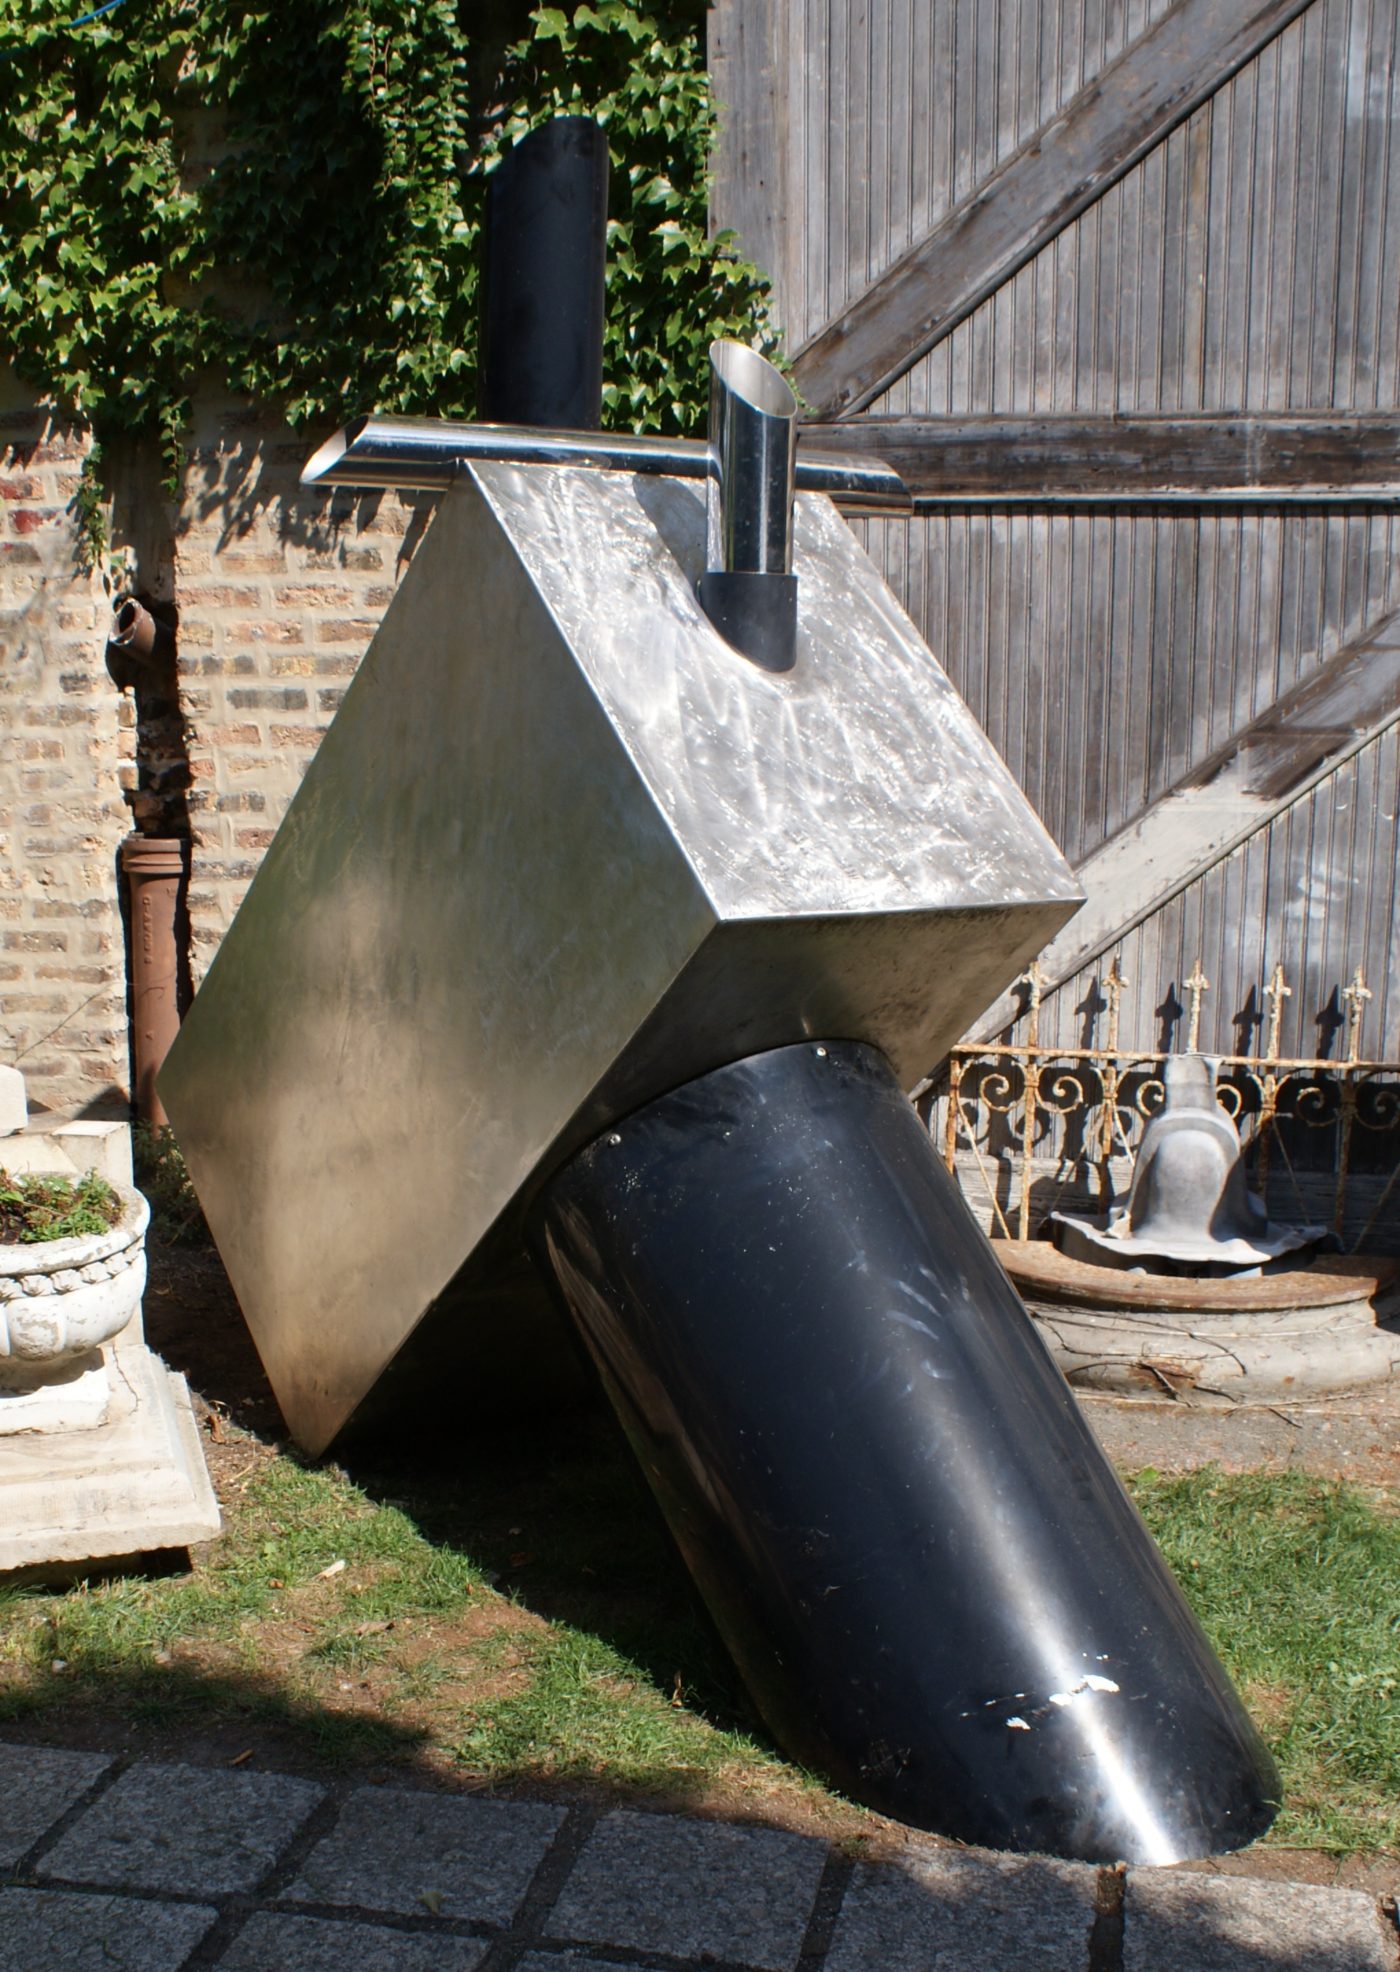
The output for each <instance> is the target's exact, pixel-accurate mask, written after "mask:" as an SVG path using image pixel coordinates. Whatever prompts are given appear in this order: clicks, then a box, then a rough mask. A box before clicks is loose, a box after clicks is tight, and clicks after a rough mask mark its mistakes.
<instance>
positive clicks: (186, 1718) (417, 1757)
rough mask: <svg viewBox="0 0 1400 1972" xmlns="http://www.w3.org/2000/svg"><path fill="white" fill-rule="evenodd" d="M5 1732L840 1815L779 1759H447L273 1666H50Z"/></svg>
mask: <svg viewBox="0 0 1400 1972" xmlns="http://www.w3.org/2000/svg"><path fill="white" fill-rule="evenodd" d="M0 1744H7V1745H11V1746H14V1745H21V1746H22V1745H34V1746H58V1747H70V1748H80V1749H83V1750H86V1751H93V1752H102V1753H107V1754H112V1755H115V1756H117V1757H119V1758H124V1759H139V1760H147V1761H153V1762H156V1763H158V1764H163V1763H171V1764H173V1763H181V1764H186V1765H191V1766H196V1767H202V1768H220V1767H223V1768H229V1769H237V1770H238V1771H240V1772H272V1773H289V1774H298V1775H302V1776H305V1777H309V1778H314V1779H317V1780H320V1781H322V1782H323V1783H326V1784H329V1785H335V1784H337V1783H340V1784H350V1785H384V1784H388V1785H393V1786H400V1787H421V1788H425V1789H432V1790H434V1791H443V1792H462V1793H470V1794H489V1795H493V1796H500V1797H503V1798H514V1799H531V1800H545V1801H554V1802H558V1803H561V1804H583V1805H587V1806H589V1807H593V1808H598V1809H602V1810H607V1809H609V1808H617V1807H630V1808H634V1809H637V1810H641V1811H651V1812H657V1811H660V1812H670V1813H685V1812H698V1813H703V1814H706V1815H714V1814H721V1815H724V1816H726V1817H728V1818H730V1819H735V1820H740V1819H741V1820H744V1821H747V1822H752V1823H756V1824H759V1825H763V1826H768V1827H773V1828H781V1829H792V1828H793V1827H794V1826H799V1827H804V1828H816V1827H818V1826H821V1825H823V1824H828V1825H830V1827H829V1832H831V1833H832V1834H835V1833H839V1832H840V1831H839V1829H837V1828H836V1827H835V1825H834V1824H836V1823H838V1822H840V1821H842V1820H843V1819H845V1818H846V1811H845V1809H844V1804H842V1803H840V1802H839V1801H837V1800H835V1799H832V1798H830V1797H824V1796H822V1795H821V1794H820V1793H819V1792H814V1793H812V1794H811V1795H810V1797H809V1798H807V1797H804V1794H803V1790H802V1787H801V1779H802V1777H801V1776H797V1775H794V1774H793V1772H792V1770H791V1769H783V1768H777V1767H775V1768H774V1771H773V1778H774V1780H775V1782H777V1783H778V1785H777V1787H776V1788H775V1789H774V1791H773V1792H772V1793H771V1794H765V1793H764V1792H763V1791H759V1790H754V1789H752V1788H750V1787H743V1786H741V1787H739V1788H734V1787H732V1786H729V1785H727V1784H726V1783H725V1781H724V1779H723V1777H722V1776H720V1775H718V1774H717V1773H716V1772H715V1771H714V1769H713V1768H710V1767H707V1766H705V1765H703V1764H701V1765H697V1766H696V1767H695V1768H693V1769H691V1770H687V1769H684V1768H677V1767H676V1766H675V1765H674V1764H673V1763H671V1762H670V1761H668V1760H666V1759H664V1758H658V1760H657V1761H656V1763H655V1764H654V1765H648V1763H647V1761H646V1759H645V1758H642V1759H639V1760H634V1761H632V1762H631V1763H630V1765H629V1767H628V1770H627V1771H624V1772H619V1771H618V1770H617V1768H616V1767H615V1766H614V1765H612V1764H610V1763H608V1762H607V1761H605V1760H604V1761H595V1760H593V1759H590V1758H588V1757H587V1756H586V1755H585V1754H583V1753H576V1754H574V1755H568V1754H566V1755H565V1756H564V1757H563V1758H561V1759H559V1760H557V1761H556V1762H554V1763H553V1764H544V1765H542V1764H541V1763H540V1762H539V1761H538V1760H535V1759H530V1758H523V1759H521V1761H520V1762H519V1763H518V1764H514V1765H513V1764H511V1763H509V1762H508V1761H502V1760H501V1759H500V1758H499V1757H495V1758H493V1759H491V1760H490V1761H489V1762H488V1763H486V1764H484V1765H482V1766H477V1765H474V1764H473V1763H472V1761H471V1758H470V1748H469V1747H468V1748H464V1749H462V1753H461V1755H460V1756H459V1757H457V1758H455V1759H454V1757H453V1754H452V1752H451V1751H450V1750H449V1749H446V1748H444V1747H443V1746H442V1744H441V1743H440V1742H439V1741H437V1740H435V1739H434V1736H433V1734H432V1732H431V1730H430V1729H429V1728H428V1727H426V1726H419V1725H415V1724H412V1723H407V1722H404V1721H401V1720H396V1719H395V1718H393V1717H391V1716H386V1715H385V1713H384V1712H383V1711H381V1710H379V1709H377V1708H376V1706H375V1704H374V1702H373V1700H372V1699H366V1700H365V1701H364V1702H363V1703H359V1702H356V1700H353V1699H347V1701H346V1703H345V1705H344V1706H343V1707H341V1706H328V1705H326V1704H324V1703H321V1702H318V1701H317V1700H316V1699H314V1698H310V1697H302V1696H298V1695H297V1694H295V1693H293V1692H290V1691H288V1690H287V1689H286V1688H285V1686H284V1685H283V1684H282V1683H281V1682H280V1681H279V1680H278V1679H277V1678H276V1677H270V1676H262V1675H259V1674H258V1673H256V1672H249V1673H245V1672H239V1673H237V1674H232V1675H229V1674H221V1673H216V1672H210V1671H207V1670H203V1669H200V1668H198V1667H196V1666H191V1665H185V1664H176V1665H173V1666H170V1667H165V1668H157V1667H152V1668H150V1669H132V1668H122V1669H113V1670H111V1671H104V1670H101V1669H93V1670H87V1671H85V1672H83V1673H82V1675H81V1676H80V1677H77V1678H72V1677H68V1676H65V1675H59V1674H54V1675H52V1676H47V1677H43V1678H39V1679H37V1680H35V1681H34V1682H32V1683H30V1684H28V1685H26V1686H25V1687H24V1688H22V1689H12V1690H10V1691H0ZM784 1780H786V1781H787V1782H788V1783H789V1784H788V1785H787V1786H785V1787H784V1786H783V1785H782V1783H783V1781H784ZM794 1782H796V1783H797V1784H796V1785H793V1784H792V1783H794ZM849 1819H850V1822H851V1830H854V1829H855V1828H856V1826H857V1824H858V1822H859V1820H860V1819H861V1811H860V1810H857V1809H852V1810H850V1811H849ZM851 1830H848V1831H847V1832H851Z"/></svg>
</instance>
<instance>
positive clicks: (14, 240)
mask: <svg viewBox="0 0 1400 1972" xmlns="http://www.w3.org/2000/svg"><path fill="white" fill-rule="evenodd" d="M62 5H63V0H0V85H3V88H4V97H5V107H6V116H5V118H4V119H3V123H2V124H0V353H3V354H5V355H6V356H8V358H9V359H10V361H11V362H12V363H13V365H14V367H15V369H16V370H17V372H18V373H19V375H20V376H21V377H22V378H24V379H25V380H26V381H27V382H28V383H29V384H30V385H31V386H33V387H34V388H36V389H38V390H39V391H41V392H43V393H45V394H46V395H48V396H49V397H51V398H52V399H53V401H54V402H55V403H56V404H57V405H58V406H59V407H60V409H61V410H62V411H63V412H64V413H65V414H67V415H68V416H70V417H72V418H74V419H75V420H78V421H80V422H82V423H84V424H85V425H87V426H88V427H89V428H90V429H91V431H92V432H93V434H94V436H95V438H96V440H97V442H98V445H99V447H100V445H101V442H102V441H103V440H104V439H105V438H109V437H112V436H114V435H116V434H118V433H124V432H130V433H138V434H142V435H144V436H149V437H154V438H156V439H157V440H159V442H160V443H161V445H162V447H163V450H164V453H165V456H166V459H167V462H168V465H169V467H170V471H171V477H172V479H173V478H174V477H175V476H176V475H177V473H178V469H179V456H180V443H181V438H182V434H183V432H184V431H185V429H186V428H187V425H188V420H189V412H190V401H191V395H192V393H193V391H194V390H195V389H196V388H197V387H199V385H200V384H201V383H202V382H210V383H212V384H213V385H214V386H216V387H219V388H222V389H225V390H229V391H232V392H234V393H236V394H240V395H244V394H246V395H249V396H253V397H256V398H259V399H262V400H266V401H271V402H274V403H276V404H278V405H280V406H281V407H282V409H283V410H284V411H285V414H286V415H287V417H288V418H289V419H290V420H291V422H292V424H293V425H294V426H295V427H297V428H298V429H306V428H309V427H311V426H314V425H320V426H323V427H324V426H326V425H330V424H335V423H339V422H341V421H342V420H343V419H344V418H345V417H347V416H348V415H350V414H351V413H352V412H354V411H357V410H367V409H379V410H396V411H403V412H419V413H432V414H438V415H454V414H455V415H463V414H470V412H471V411H472V409H473V406H474V403H475V397H476V334H475V316H476V308H477V261H478V248H479V233H480V224H481V211H482V203H483V199H484V194H485V187H486V182H487V179H488V178H489V174H490V171H491V169H492V168H493V166H494V164H495V163H496V162H498V161H499V158H500V157H501V155H502V154H503V152H504V151H505V149H506V148H507V147H508V146H509V145H510V144H512V143H513V142H515V141H517V140H518V139H519V137H520V136H522V135H523V134H524V133H525V132H526V131H527V130H528V129H530V128H531V127H533V126H534V125H535V124H537V123H539V122H541V121H543V120H544V119H546V118H547V117H550V116H553V115H555V114H558V113H560V112H565V113H571V114H579V113H587V114H592V115H595V116H597V118H598V119H599V121H600V122H601V123H602V124H603V125H604V126H605V128H606V130H607V133H608V141H609V147H610V152H611V156H612V207H611V217H610V272H609V289H608V294H609V308H608V323H607V336H606V356H605V365H606V413H605V415H606V417H607V419H608V421H609V422H610V423H611V424H613V425H614V426H616V427H619V428H634V429H641V430H647V429H651V430H670V431H675V430H682V431H684V430H689V429H692V428H693V427H694V426H695V425H696V424H697V423H698V422H699V421H700V420H701V419H702V418H703V415H704V404H705V396H706V378H707V364H706V350H707V348H708V344H709V342H710V340H711V338H712V337H714V336H715V335H734V336H738V337H740V338H742V339H744V340H761V341H762V342H763V343H764V346H770V345H771V337H770V336H769V334H768V330H767V317H766V312H765V288H764V284H763V281H762V278H761V277H760V275H759V274H758V273H757V271H756V270H755V269H754V268H752V267H749V266H747V265H745V264H744V263H743V262H742V261H741V260H740V259H739V258H738V257H737V256H736V255H735V253H734V252H733V243H732V241H730V240H728V239H726V238H720V239H718V240H714V239H710V238H708V237H707V230H706V204H707V183H706V157H707V152H708V149H709V146H710V143H711V140H712V136H713V131H714V110H713V106H712V103H711V99H710V94H709V86H708V80H707V77H706V75H705V70H704V63H703V51H702V39H703V11H704V10H703V7H702V6H701V5H699V4H697V0H666V4H662V3H661V0H654V4H653V5H651V6H646V5H634V4H631V3H630V0H596V4H594V5H583V6H579V7H576V8H575V9H573V10H572V12H565V11H564V10H562V9H560V8H557V7H539V8H536V9H535V10H534V11H533V12H527V11H526V10H525V8H524V6H523V5H522V4H521V0H498V4H496V5H495V6H494V7H493V8H482V7H480V6H478V5H476V4H474V3H473V0H280V3H277V0H263V4H261V5H256V4H254V5H248V6H241V7H232V6H230V5H228V4H227V0H113V4H109V5H107V6H105V7H104V8H103V9H102V10H101V11H100V12H98V13H96V14H89V15H84V16H80V17H79V18H77V19H72V18H70V19H68V20H64V19H63V18H62V17H61V15H60V12H59V9H60V8H61V6H62ZM478 19H481V20H483V21H487V22H493V23H495V24H496V25H495V32H496V34H497V38H498V42H499V44H500V45H498V46H495V47H493V46H490V45H486V40H485V39H484V38H483V37H480V36H479V37H478V38H477V39H476V40H475V41H474V39H473V29H472V23H473V22H474V21H476V20H478ZM483 77H484V78H486V84H487V86H486V89H485V92H484V94H485V100H484V104H483V88H482V79H483ZM80 500H83V501H85V503H86V506H85V511H86V512H87V513H88V514H89V515H90V516H93V517H95V515H96V512H97V504H96V501H95V498H94V490H93V487H92V485H91V483H89V485H88V486H87V487H86V488H85V491H84V494H83V495H82V496H80Z"/></svg>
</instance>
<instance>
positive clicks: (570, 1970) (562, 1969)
mask: <svg viewBox="0 0 1400 1972" xmlns="http://www.w3.org/2000/svg"><path fill="white" fill-rule="evenodd" d="M641 1962H642V1963H643V1964H645V1961H641ZM638 1963H639V1961H638V1960H637V1959H635V1958H631V1959H629V1960H628V1961H627V1963H626V1964H625V1965H619V1964H618V1962H617V1960H616V1959H612V1958H579V1957H578V1956H577V1955H576V1954H575V1953H574V1952H570V1951H566V1952H553V1951H532V1952H527V1953H526V1954H525V1956H524V1958H522V1959H521V1961H520V1963H519V1965H517V1966H516V1968H515V1972H637V1967H638Z"/></svg>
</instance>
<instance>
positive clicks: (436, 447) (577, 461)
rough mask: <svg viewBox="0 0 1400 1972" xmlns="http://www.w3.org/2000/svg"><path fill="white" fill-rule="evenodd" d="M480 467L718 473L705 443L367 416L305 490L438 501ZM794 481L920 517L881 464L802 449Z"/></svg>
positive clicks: (316, 459) (311, 466)
mask: <svg viewBox="0 0 1400 1972" xmlns="http://www.w3.org/2000/svg"><path fill="white" fill-rule="evenodd" d="M799 437H800V434H799ZM477 459H499V460H502V461H504V462H505V463H506V464H509V465H548V466H593V467H596V468H599V469H601V470H604V471H611V472H632V473H658V474H662V475H664V476H666V477H668V478H673V479H704V478H705V477H706V476H707V475H708V473H709V469H710V448H709V446H708V444H706V443H705V442H704V441H703V440H701V439H695V438H655V437H650V436H646V437H643V436H640V435H638V434H636V433H632V432H603V431H541V430H536V429H533V428H531V427H529V426H524V425H490V424H469V423H466V422H461V421H458V422H454V421H452V420H450V419H443V418H388V417H375V416H366V417H359V418H352V419H351V421H350V423H349V424H347V425H343V426H342V427H341V429H340V430H339V431H338V432H336V433H335V434H334V435H333V436H332V437H330V438H328V439H327V440H326V442H325V444H324V445H322V446H320V447H319V448H318V450H317V451H315V452H314V453H313V454H312V455H311V457H310V458H309V459H308V460H307V462H306V465H305V466H304V467H303V469H302V475H301V483H302V485H303V486H330V487H335V486H353V487H359V488H364V489H367V490H370V491H374V490H399V491H403V492H428V493H436V492H441V491H442V489H443V488H444V487H446V486H450V485H451V483H452V480H453V479H454V477H455V476H456V474H457V473H458V472H459V471H460V470H461V468H462V467H463V466H464V465H470V464H471V462H472V461H473V460H477ZM794 477H795V483H796V486H797V490H798V492H799V493H825V494H827V495H828V497H829V498H831V499H833V500H835V502H836V504H837V505H838V506H839V507H840V508H841V510H842V512H843V513H848V514H862V513H866V514H880V513H909V512H910V511H911V509H912V505H913V503H912V501H911V499H910V497H909V492H908V489H907V488H906V486H905V484H904V481H903V480H902V479H901V478H900V476H899V474H898V473H897V472H896V471H895V470H894V468H893V466H887V465H886V464H885V463H884V462H883V460H880V459H859V458H849V457H836V456H827V457H823V456H822V455H821V454H820V453H817V452H807V451H806V450H805V449H800V450H799V452H798V456H797V466H796V472H795V475H794Z"/></svg>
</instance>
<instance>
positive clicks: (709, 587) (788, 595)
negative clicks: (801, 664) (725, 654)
mask: <svg viewBox="0 0 1400 1972" xmlns="http://www.w3.org/2000/svg"><path fill="white" fill-rule="evenodd" d="M695 593H696V595H697V596H698V597H699V599H700V607H701V609H703V610H704V612H705V614H706V616H708V617H709V619H710V621H711V623H713V624H714V626H715V628H716V630H718V631H719V634H720V635H721V636H722V637H723V638H724V639H725V641H726V643H730V644H733V646H734V648H735V650H737V651H742V652H743V654H744V656H745V657H749V658H752V659H753V661H754V663H755V664H761V665H762V666H763V669H764V670H765V671H791V669H792V667H793V665H794V663H795V662H796V660H797V577H796V576H795V575H768V574H764V573H762V572H761V571H759V570H749V569H728V568H707V569H706V571H705V573H704V574H703V575H702V576H701V577H700V580H699V582H698V583H697V585H696V590H695Z"/></svg>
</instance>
